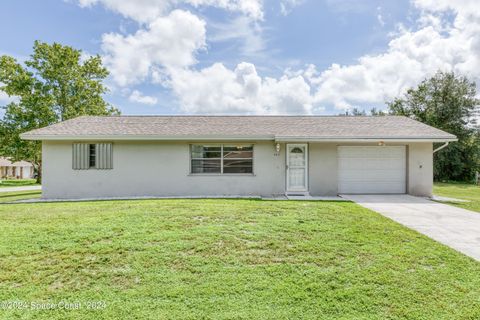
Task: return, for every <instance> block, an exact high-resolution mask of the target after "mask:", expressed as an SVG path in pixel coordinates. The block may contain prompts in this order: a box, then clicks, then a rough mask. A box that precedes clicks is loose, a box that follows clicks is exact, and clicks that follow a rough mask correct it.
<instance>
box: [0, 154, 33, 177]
mask: <svg viewBox="0 0 480 320" xmlns="http://www.w3.org/2000/svg"><path fill="white" fill-rule="evenodd" d="M31 178H33V165H32V164H31V163H30V162H26V161H17V162H11V161H10V160H9V159H7V158H2V157H0V179H31Z"/></svg>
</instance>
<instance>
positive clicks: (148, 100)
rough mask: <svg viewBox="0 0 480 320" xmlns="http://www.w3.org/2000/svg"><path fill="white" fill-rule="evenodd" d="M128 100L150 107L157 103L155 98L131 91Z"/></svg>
mask: <svg viewBox="0 0 480 320" xmlns="http://www.w3.org/2000/svg"><path fill="white" fill-rule="evenodd" d="M128 100H129V101H131V102H136V103H141V104H148V105H151V106H153V105H155V104H157V102H158V99H157V98H155V97H151V96H146V95H143V93H141V92H140V91H138V90H133V92H132V94H130V96H129V97H128Z"/></svg>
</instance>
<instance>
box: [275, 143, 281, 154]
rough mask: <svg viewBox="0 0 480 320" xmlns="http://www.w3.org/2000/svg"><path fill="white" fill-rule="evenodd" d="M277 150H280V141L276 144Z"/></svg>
mask: <svg viewBox="0 0 480 320" xmlns="http://www.w3.org/2000/svg"><path fill="white" fill-rule="evenodd" d="M275 151H277V152H280V143H277V144H276V145H275Z"/></svg>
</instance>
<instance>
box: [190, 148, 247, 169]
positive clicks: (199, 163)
mask: <svg viewBox="0 0 480 320" xmlns="http://www.w3.org/2000/svg"><path fill="white" fill-rule="evenodd" d="M190 154H191V164H190V172H191V173H192V174H252V173H253V145H229V144H222V145H218V144H217V145H214V144H212V145H191V146H190Z"/></svg>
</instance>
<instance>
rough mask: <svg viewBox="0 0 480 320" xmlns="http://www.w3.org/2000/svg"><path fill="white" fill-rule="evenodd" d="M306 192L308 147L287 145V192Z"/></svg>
mask: <svg viewBox="0 0 480 320" xmlns="http://www.w3.org/2000/svg"><path fill="white" fill-rule="evenodd" d="M306 191H308V145H307V144H287V192H306Z"/></svg>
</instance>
